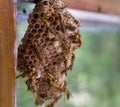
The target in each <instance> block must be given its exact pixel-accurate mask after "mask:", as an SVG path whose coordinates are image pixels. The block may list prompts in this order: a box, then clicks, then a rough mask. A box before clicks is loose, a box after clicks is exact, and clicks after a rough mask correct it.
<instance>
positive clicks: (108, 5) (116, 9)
mask: <svg viewBox="0 0 120 107" xmlns="http://www.w3.org/2000/svg"><path fill="white" fill-rule="evenodd" d="M62 1H63V2H64V3H65V4H66V5H68V7H71V8H74V9H78V10H85V11H92V12H97V13H105V14H114V15H120V6H119V5H120V0H62Z"/></svg>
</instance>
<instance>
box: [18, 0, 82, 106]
mask: <svg viewBox="0 0 120 107" xmlns="http://www.w3.org/2000/svg"><path fill="white" fill-rule="evenodd" d="M28 23H29V26H28V28H27V31H26V33H25V35H24V37H23V39H22V44H20V45H19V47H18V60H17V70H18V71H19V72H20V73H21V74H20V75H19V76H17V78H18V77H23V78H25V77H27V81H26V84H27V87H28V90H29V91H31V92H32V93H35V94H36V97H37V98H36V101H35V104H36V105H43V104H46V106H47V107H54V106H55V103H56V102H57V101H58V100H59V99H60V98H61V95H62V93H65V94H66V96H67V98H68V99H69V97H70V92H69V91H68V89H67V82H66V81H65V77H66V75H67V73H68V71H69V70H71V69H72V66H73V63H74V59H75V55H74V50H75V49H77V48H79V47H80V46H81V39H80V37H81V36H80V34H79V26H80V23H79V21H77V20H76V19H75V18H74V17H73V16H72V15H71V14H70V13H69V12H68V11H67V10H66V6H65V5H64V4H63V3H62V2H61V1H60V0H37V3H36V6H35V7H34V9H33V12H32V13H31V14H30V15H29V19H28ZM48 102H49V103H48Z"/></svg>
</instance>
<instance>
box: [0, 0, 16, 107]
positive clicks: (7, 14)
mask: <svg viewBox="0 0 120 107" xmlns="http://www.w3.org/2000/svg"><path fill="white" fill-rule="evenodd" d="M14 5H15V4H14V3H13V0H0V107H14V98H15V57H14V56H15V55H14V44H15V20H14V14H15V13H14Z"/></svg>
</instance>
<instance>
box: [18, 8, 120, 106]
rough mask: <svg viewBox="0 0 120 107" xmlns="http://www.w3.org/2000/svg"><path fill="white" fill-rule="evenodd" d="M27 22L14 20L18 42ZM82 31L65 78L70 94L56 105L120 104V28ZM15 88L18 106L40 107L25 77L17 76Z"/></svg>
mask: <svg viewBox="0 0 120 107" xmlns="http://www.w3.org/2000/svg"><path fill="white" fill-rule="evenodd" d="M19 8H20V7H19ZM27 25H28V24H27V22H26V21H22V22H19V23H18V24H17V33H18V37H19V39H18V41H19V43H20V40H21V38H22V37H23V36H24V33H25V31H26V28H27ZM81 35H82V41H83V45H82V47H81V48H79V49H78V50H77V51H76V52H75V55H76V59H75V63H74V66H73V69H72V71H69V73H68V75H67V78H66V79H67V82H68V89H69V90H70V91H71V93H72V97H71V99H70V100H68V101H67V100H66V99H65V98H64V97H63V98H62V99H61V101H60V102H59V103H58V105H57V106H56V107H120V57H119V55H120V47H119V46H120V31H114V32H113V31H111V30H105V29H104V30H103V31H97V30H96V31H94V32H89V31H87V32H86V31H81ZM17 74H18V72H17ZM16 89H17V107H40V106H35V104H34V101H35V95H33V94H32V93H31V92H29V91H27V87H26V84H25V79H23V78H19V79H17V87H16Z"/></svg>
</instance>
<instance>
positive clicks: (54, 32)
mask: <svg viewBox="0 0 120 107" xmlns="http://www.w3.org/2000/svg"><path fill="white" fill-rule="evenodd" d="M48 29H49V31H50V32H51V33H53V34H54V35H55V36H57V33H56V31H55V30H54V29H53V28H52V27H50V26H49V27H48Z"/></svg>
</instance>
